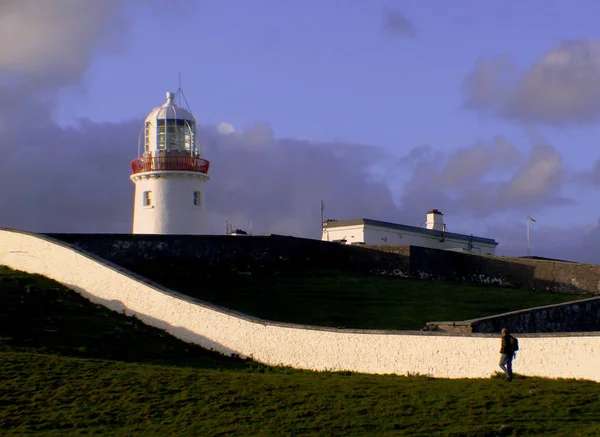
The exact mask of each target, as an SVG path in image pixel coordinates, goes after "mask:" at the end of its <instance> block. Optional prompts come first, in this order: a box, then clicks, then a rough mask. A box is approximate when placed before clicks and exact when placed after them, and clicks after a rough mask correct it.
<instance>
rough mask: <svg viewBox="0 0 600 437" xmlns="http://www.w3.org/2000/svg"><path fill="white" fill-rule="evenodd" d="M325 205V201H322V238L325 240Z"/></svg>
mask: <svg viewBox="0 0 600 437" xmlns="http://www.w3.org/2000/svg"><path fill="white" fill-rule="evenodd" d="M324 212H325V203H323V199H321V238H323V230H324V229H325V228H324V226H325V215H324Z"/></svg>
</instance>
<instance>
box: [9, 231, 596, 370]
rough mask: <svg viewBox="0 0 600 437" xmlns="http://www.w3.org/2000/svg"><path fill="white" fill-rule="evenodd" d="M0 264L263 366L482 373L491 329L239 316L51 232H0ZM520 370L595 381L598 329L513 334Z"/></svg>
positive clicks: (492, 363) (491, 366)
mask: <svg viewBox="0 0 600 437" xmlns="http://www.w3.org/2000/svg"><path fill="white" fill-rule="evenodd" d="M0 265H6V266H9V267H11V268H14V269H18V270H22V271H25V272H29V273H35V274H41V275H44V276H47V277H49V278H52V279H54V280H56V281H58V282H61V283H62V284H64V285H66V286H67V287H69V288H71V289H73V290H75V291H77V292H79V293H81V294H82V295H83V296H85V297H87V298H88V299H90V300H92V301H93V302H95V303H98V304H102V305H105V306H106V307H108V308H110V309H112V310H114V311H126V312H127V314H129V315H135V316H136V317H138V318H139V319H140V320H142V321H143V322H145V323H147V324H148V325H151V326H156V327H158V328H161V329H164V330H165V331H167V332H169V333H170V334H172V335H174V336H176V337H178V338H180V339H182V340H184V341H188V342H192V343H196V344H199V345H201V346H203V347H206V348H209V349H213V350H216V351H220V352H222V353H224V354H238V355H240V356H242V357H252V358H253V359H254V360H256V361H257V362H261V363H264V364H267V365H281V366H290V367H295V368H300V369H310V370H317V371H354V372H361V373H376V374H386V373H392V374H422V375H428V376H432V377H442V378H488V377H490V376H492V375H493V374H494V373H495V372H497V371H498V345H499V338H498V335H493V336H492V335H487V334H469V335H449V334H445V333H438V332H400V331H368V330H345V329H332V328H315V327H310V326H299V325H291V324H284V323H273V322H269V321H266V320H261V319H257V318H254V317H250V316H247V315H243V314H238V313H235V312H232V311H228V310H226V309H224V308H220V307H217V306H214V305H209V304H206V303H204V302H201V301H198V300H195V299H192V298H190V297H188V296H184V295H181V294H179V293H176V292H174V291H172V290H169V289H166V288H164V287H161V286H159V285H157V284H153V283H148V282H145V281H143V280H142V279H141V278H138V277H136V276H134V275H131V274H130V273H129V272H128V271H126V270H124V269H122V268H120V267H119V266H117V265H115V264H112V263H110V262H107V261H106V260H104V259H101V258H98V257H97V256H95V255H93V254H92V253H87V252H85V251H83V250H81V249H78V248H73V247H72V246H69V245H67V244H64V243H61V242H59V241H57V240H53V239H51V238H49V237H45V236H41V235H36V234H30V233H25V232H19V231H12V230H2V229H0ZM519 342H520V345H521V353H520V356H519V374H521V375H526V376H540V377H548V378H580V379H588V380H592V381H598V382H600V366H598V350H600V335H590V334H585V333H583V334H582V333H578V334H571V335H569V334H560V335H556V334H554V335H552V334H545V335H544V334H538V335H529V336H520V337H519Z"/></svg>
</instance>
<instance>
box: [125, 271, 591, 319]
mask: <svg viewBox="0 0 600 437" xmlns="http://www.w3.org/2000/svg"><path fill="white" fill-rule="evenodd" d="M126 267H128V268H129V269H131V270H132V271H135V272H137V273H139V274H141V275H142V276H145V277H146V278H149V279H152V280H153V281H155V282H157V283H159V284H162V285H164V286H166V287H168V288H171V289H173V290H177V291H179V292H181V293H185V294H187V295H189V296H194V297H197V298H198V299H202V300H204V301H206V302H210V303H213V304H217V305H221V306H224V307H226V308H231V309H234V310H237V311H240V312H243V313H247V314H251V315H253V316H257V317H260V318H263V319H266V320H275V321H279V322H290V323H300V324H307V325H317V326H334V327H344V328H358V329H390V330H396V329H398V330H420V329H422V328H423V327H424V326H425V324H426V323H427V322H431V321H448V320H451V321H458V320H469V319H473V318H478V317H484V316H491V315H494V314H500V313H504V312H508V311H515V310H520V309H525V308H531V307H535V306H540V305H550V304H557V303H562V302H567V301H571V300H577V299H581V298H582V296H580V295H574V294H566V293H553V292H540V291H532V290H518V289H513V288H506V287H499V286H490V285H484V284H469V283H458V282H442V281H417V280H409V279H403V278H398V277H383V276H374V275H364V274H358V273H348V272H341V271H335V270H319V271H317V270H314V269H306V268H289V267H286V265H285V263H283V264H279V265H238V266H233V265H230V264H222V265H219V264H214V263H213V264H208V263H205V262H204V263H203V262H199V261H196V262H188V263H185V262H176V263H171V264H165V263H164V262H144V263H140V264H135V265H128V266H126Z"/></svg>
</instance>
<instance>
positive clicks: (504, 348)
mask: <svg viewBox="0 0 600 437" xmlns="http://www.w3.org/2000/svg"><path fill="white" fill-rule="evenodd" d="M511 339H512V335H510V334H506V335H503V336H502V344H501V345H500V353H501V354H506V355H512V354H514V353H515V351H514V350H513V345H512V342H511Z"/></svg>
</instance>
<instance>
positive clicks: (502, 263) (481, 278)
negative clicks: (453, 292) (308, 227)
mask: <svg viewBox="0 0 600 437" xmlns="http://www.w3.org/2000/svg"><path fill="white" fill-rule="evenodd" d="M365 247H367V248H370V249H374V250H378V251H383V252H389V253H406V252H405V250H406V249H404V248H401V247H394V246H365ZM398 251H400V252H398ZM408 257H409V269H408V270H409V276H410V277H413V278H418V279H434V280H455V281H467V282H480V283H490V284H497V285H503V286H509V287H514V288H525V289H530V290H540V291H542V290H543V291H554V292H562V293H575V294H582V295H600V266H598V265H592V264H578V263H572V262H567V261H554V260H545V259H532V258H516V257H514V258H513V257H500V256H489V255H473V254H468V253H458V252H451V251H444V250H437V249H428V248H424V247H416V246H410V250H409V252H408Z"/></svg>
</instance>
